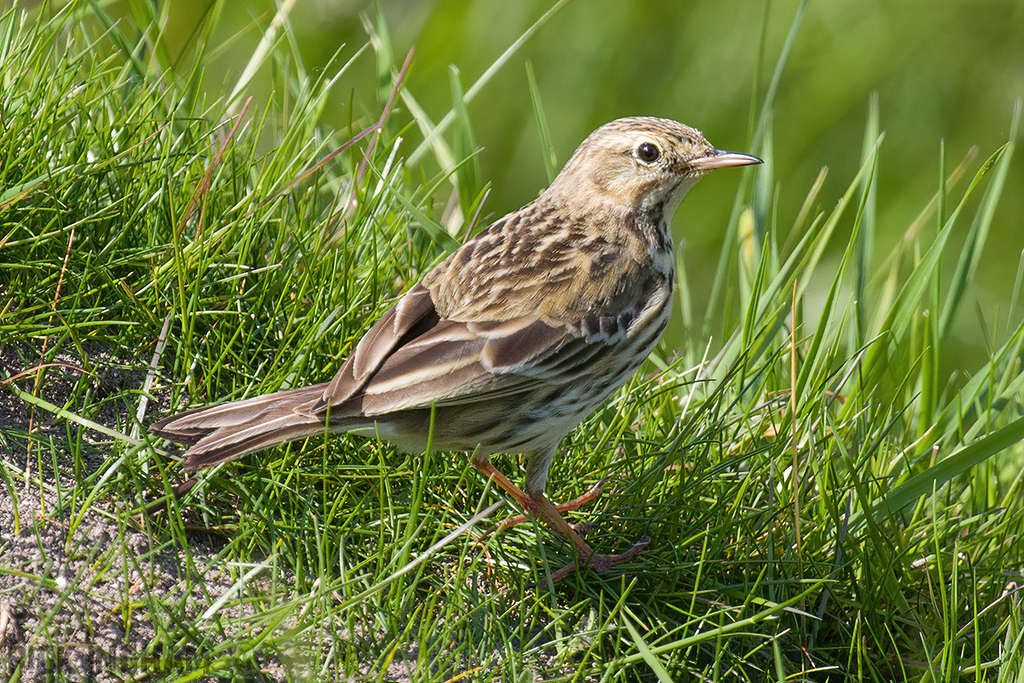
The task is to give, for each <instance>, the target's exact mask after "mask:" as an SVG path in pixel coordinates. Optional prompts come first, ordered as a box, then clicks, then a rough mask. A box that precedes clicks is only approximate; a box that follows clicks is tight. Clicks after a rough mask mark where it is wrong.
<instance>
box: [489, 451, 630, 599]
mask: <svg viewBox="0 0 1024 683" xmlns="http://www.w3.org/2000/svg"><path fill="white" fill-rule="evenodd" d="M554 454H555V451H554V449H550V450H548V451H542V452H540V453H533V454H531V455H530V457H529V459H528V460H527V464H526V491H525V492H524V491H523V490H521V489H520V488H519V487H518V486H516V485H515V484H513V483H512V482H511V481H509V480H508V477H506V476H505V475H503V474H502V473H501V472H499V471H498V469H497V468H496V467H494V465H492V464H491V462H490V460H488V459H487V457H486V456H483V457H481V456H475V457H474V458H473V467H474V468H475V469H476V470H477V471H478V472H480V473H481V474H482V475H484V476H485V477H488V478H490V479H493V480H494V481H495V482H496V483H497V484H498V486H500V487H501V488H502V489H504V490H505V491H506V492H507V493H508V494H509V495H510V496H512V497H513V498H514V499H515V500H516V502H518V503H519V504H520V505H522V507H523V509H524V510H526V511H527V512H528V513H530V514H531V515H533V516H535V517H537V518H539V519H540V520H541V521H542V522H544V523H545V524H547V525H548V526H549V527H550V528H551V529H553V530H555V531H558V532H559V533H561V534H562V535H563V536H565V537H566V538H567V539H568V540H569V541H570V542H571V543H572V544H573V547H575V548H576V556H577V558H578V559H577V560H576V561H575V562H571V563H569V564H567V565H566V566H564V567H562V568H561V569H559V570H558V571H556V572H554V573H552V575H551V578H552V580H554V581H559V580H561V579H563V578H565V577H566V576H568V575H569V574H571V573H572V572H573V571H575V570H576V568H577V567H578V566H583V567H587V566H589V567H592V568H593V569H594V571H597V572H604V571H607V570H609V569H611V568H612V567H614V566H615V565H617V564H621V563H623V562H626V561H627V560H629V559H630V558H632V557H633V556H634V555H636V554H637V553H639V552H640V551H641V550H643V549H644V548H645V547H647V544H648V543H649V540H648V538H647V536H646V534H645V535H644V537H643V538H641V539H640V541H639V542H638V543H636V544H635V545H634V546H633V547H632V548H630V549H629V550H627V551H626V552H624V553H620V554H619V555H598V554H596V553H595V552H594V551H593V549H591V547H590V546H589V545H587V542H586V541H584V540H583V537H582V536H580V535H579V533H577V532H576V530H575V529H573V528H572V527H571V526H570V525H569V523H568V522H567V521H565V517H563V516H562V510H563V509H565V510H575V509H577V508H578V507H579V506H580V505H583V504H585V503H589V502H590V501H591V500H593V499H594V498H597V497H598V496H599V495H601V485H602V484H604V483H605V482H604V480H602V481H601V482H600V483H599V484H598V485H597V486H595V487H594V488H592V489H591V490H590V491H588V492H587V493H585V494H583V495H582V496H580V497H579V498H577V499H575V500H572V501H570V502H569V503H567V504H565V505H564V506H562V505H559V506H556V505H555V504H553V503H552V502H551V501H550V500H548V497H547V496H546V495H545V494H544V489H545V486H546V484H547V473H548V468H549V467H550V465H551V461H552V459H553V458H554ZM524 519H525V517H524ZM510 521H512V522H513V523H516V521H517V520H516V518H513V519H512V520H510ZM508 526H511V524H510V525H508ZM499 528H506V527H505V525H504V524H502V525H499V526H498V527H494V528H492V529H490V530H488V531H487V532H485V533H484V534H483V536H482V537H481V539H480V540H482V539H483V538H486V537H487V536H489V535H490V534H491V533H493V532H494V531H495V530H496V529H499Z"/></svg>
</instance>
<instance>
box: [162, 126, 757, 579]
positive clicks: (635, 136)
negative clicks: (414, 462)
mask: <svg viewBox="0 0 1024 683" xmlns="http://www.w3.org/2000/svg"><path fill="white" fill-rule="evenodd" d="M759 163H761V159H759V158H757V157H755V156H752V155H749V154H743V153H739V152H727V151H723V150H719V149H717V148H715V147H714V146H712V145H711V144H710V143H709V142H708V141H707V140H706V139H705V137H704V136H703V135H702V134H701V133H700V132H699V131H698V130H696V129H694V128H691V127H689V126H686V125H684V124H681V123H678V122H676V121H673V120H670V119H664V118H654V117H630V118H622V119H618V120H615V121H612V122H610V123H607V124H605V125H603V126H601V127H600V128H598V129H596V130H595V131H594V132H593V133H591V134H590V135H589V136H588V137H587V138H586V139H585V140H584V141H583V142H582V143H581V144H580V146H579V147H578V148H577V149H576V151H575V152H574V153H573V155H572V156H571V157H570V158H569V160H568V161H567V162H566V164H565V166H564V167H563V168H562V170H561V171H560V172H559V174H558V175H557V176H556V177H555V179H554V180H553V181H552V182H551V184H550V186H549V187H548V188H547V189H546V190H544V191H543V192H542V193H540V195H539V196H538V197H537V198H536V199H534V200H533V201H531V202H529V203H528V204H526V205H525V206H523V207H522V208H520V209H518V210H516V211H513V212H511V213H509V214H507V215H505V216H504V217H502V218H500V219H498V220H496V221H495V222H494V223H492V224H491V225H490V226H488V227H487V228H485V229H483V230H481V231H480V232H479V233H478V234H476V235H475V236H473V237H472V238H470V239H468V240H467V241H466V242H464V243H463V244H462V245H461V246H460V247H459V248H458V249H456V250H455V251H453V252H452V253H451V254H450V255H449V256H448V257H447V258H445V259H444V260H443V261H442V262H441V263H439V264H438V265H437V266H436V267H434V268H433V269H432V270H430V271H429V272H428V273H427V274H426V275H425V276H424V277H423V278H422V279H421V281H420V282H418V283H417V284H415V285H414V286H412V287H411V288H409V289H408V290H407V291H406V292H405V294H404V295H402V296H401V297H400V298H399V299H398V300H397V302H396V303H395V304H394V305H393V306H391V308H389V309H388V310H387V311H386V312H385V313H384V314H383V315H382V316H381V317H380V318H379V319H378V320H377V321H376V322H375V323H374V324H373V325H372V326H371V327H370V328H369V330H368V331H367V332H366V333H365V334H364V336H363V337H362V338H361V339H360V341H359V342H358V343H357V344H356V346H355V348H354V350H353V351H352V353H351V354H350V355H349V357H348V358H347V360H346V361H345V362H344V363H343V364H342V366H341V368H340V369H339V370H338V371H337V374H336V375H335V376H334V378H333V379H331V380H330V381H329V382H324V383H321V384H315V385H312V386H306V387H301V388H297V389H288V390H285V391H280V392H277V393H271V394H266V395H262V396H256V397H252V398H247V399H243V400H238V401H233V402H229V403H224V404H220V405H213V406H208V407H200V408H196V409H192V410H188V411H186V412H183V413H179V414H175V415H170V416H168V417H164V418H162V419H160V420H158V421H157V422H155V423H154V424H153V425H152V426H151V428H150V431H151V433H153V434H155V435H156V436H158V437H162V438H166V439H168V440H170V441H174V442H177V443H180V444H183V445H186V446H187V450H186V451H185V453H184V469H185V470H186V471H194V470H198V469H201V468H208V467H211V466H214V465H217V464H220V463H224V462H228V461H231V460H235V459H237V458H240V457H242V456H245V455H247V454H249V453H253V452H255V451H259V450H263V449H266V448H270V447H272V446H277V445H281V444H284V443H286V442H290V441H294V440H296V439H302V438H305V437H309V436H314V435H322V434H324V432H325V431H327V432H347V433H350V434H356V435H363V436H367V437H371V438H377V439H381V440H384V441H386V442H390V443H392V444H394V445H395V446H397V447H398V448H400V449H402V450H405V451H407V452H423V451H425V450H426V449H427V448H428V447H429V448H432V449H434V450H436V451H466V452H469V453H470V462H471V464H472V466H473V467H474V468H475V469H476V470H477V471H479V472H480V473H481V474H482V475H483V476H484V477H488V478H490V479H492V480H493V481H494V482H495V483H496V484H497V485H498V486H500V487H501V488H502V489H503V490H504V491H505V492H506V493H507V494H508V496H510V497H511V498H512V499H513V500H514V501H516V503H517V504H518V505H519V506H520V507H521V508H522V509H523V510H524V512H525V513H529V514H531V515H533V516H534V517H536V518H539V519H540V520H541V521H543V522H544V523H546V524H547V525H548V526H549V527H550V528H551V529H552V530H554V531H557V532H559V533H561V534H562V535H564V536H565V537H566V538H567V539H568V540H569V541H570V542H571V543H572V545H573V547H574V548H575V560H573V561H572V562H570V563H569V564H567V565H565V566H564V567H562V568H561V569H560V570H558V572H556V574H557V577H556V578H559V579H560V578H562V577H563V576H566V575H568V574H569V573H570V572H572V571H575V570H577V569H578V568H580V567H590V568H591V569H592V570H594V571H597V572H604V571H607V570H608V569H610V568H611V567H613V566H616V565H619V564H621V563H623V562H625V561H627V560H629V559H630V558H631V557H633V556H634V555H636V554H637V553H638V552H639V551H641V550H642V549H643V548H644V547H645V546H646V544H647V542H648V541H647V538H646V534H645V536H644V538H643V539H642V540H641V541H640V542H638V543H636V544H635V545H634V546H633V547H632V548H630V549H629V550H627V551H625V552H623V553H619V554H617V555H600V554H598V553H596V552H594V551H593V550H592V549H591V547H590V545H588V544H587V542H586V541H585V540H584V539H583V537H582V536H581V535H580V534H579V533H578V532H577V531H576V530H575V529H574V528H573V527H572V526H571V525H570V524H569V523H568V522H567V521H566V520H565V518H564V517H563V516H562V512H564V511H566V510H570V509H576V508H575V507H573V506H574V505H575V506H577V507H578V505H579V503H580V501H581V500H583V499H584V498H586V497H581V499H577V500H576V501H572V502H570V503H567V504H563V505H561V506H556V505H555V504H553V503H552V502H551V501H550V500H549V499H548V497H547V495H546V493H545V491H546V487H547V481H548V471H549V469H550V467H551V464H552V462H553V461H554V459H555V457H556V455H557V453H558V447H559V443H560V442H561V441H562V439H563V438H564V437H565V436H566V435H568V434H569V432H570V431H572V430H573V429H574V428H575V427H576V425H577V424H579V423H580V422H581V421H582V420H583V419H584V418H585V417H587V416H588V415H589V414H590V413H591V412H593V411H594V410H595V409H596V408H597V407H598V406H600V405H601V403H603V402H604V401H605V399H606V398H608V396H609V395H611V394H612V393H613V392H614V391H615V390H616V389H617V388H618V387H620V386H622V385H623V384H624V383H625V382H626V381H627V380H628V379H629V378H630V377H631V376H632V375H633V374H634V373H635V372H636V370H637V368H638V367H639V366H640V364H641V363H642V362H643V361H644V360H645V359H646V358H647V356H648V355H649V354H650V352H651V350H652V349H653V348H654V345H655V343H656V342H657V341H658V339H659V338H660V337H661V334H662V332H663V331H664V330H665V326H666V324H667V323H668V320H669V317H670V311H671V309H672V305H671V303H672V292H673V289H674V279H675V272H674V269H675V258H674V254H673V246H672V233H671V230H670V220H671V218H672V216H673V214H674V213H675V211H676V208H677V207H678V206H679V203H680V202H681V201H682V200H683V197H684V196H685V195H686V193H687V191H688V190H689V189H690V188H691V187H693V185H694V184H695V183H696V182H697V181H698V180H699V179H700V178H701V176H703V175H704V174H705V173H707V172H708V171H711V170H713V169H718V168H726V167H733V166H745V165H749V164H759ZM497 453H519V454H523V455H524V456H525V459H526V462H525V482H524V486H523V488H519V487H518V486H516V485H515V484H513V483H512V482H511V481H510V480H509V479H508V478H507V477H506V476H505V475H504V474H502V473H501V472H500V471H498V470H497V469H496V468H495V467H494V465H492V464H491V462H490V456H491V455H493V454H497ZM598 493H599V490H598Z"/></svg>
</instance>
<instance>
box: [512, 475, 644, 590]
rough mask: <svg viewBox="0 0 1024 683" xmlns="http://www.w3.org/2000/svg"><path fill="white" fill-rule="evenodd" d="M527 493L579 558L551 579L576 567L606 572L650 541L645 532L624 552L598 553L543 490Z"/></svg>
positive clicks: (558, 577)
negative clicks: (571, 545) (573, 547)
mask: <svg viewBox="0 0 1024 683" xmlns="http://www.w3.org/2000/svg"><path fill="white" fill-rule="evenodd" d="M528 495H529V496H530V500H532V501H533V503H534V504H535V505H536V506H537V508H538V509H539V510H540V515H539V516H540V518H541V519H542V520H544V521H545V522H547V524H548V526H550V527H551V528H553V529H556V530H558V531H560V532H562V534H564V535H565V537H566V538H568V539H569V540H570V541H571V542H572V544H573V545H574V546H575V547H576V555H577V557H578V558H579V559H577V560H576V561H575V562H570V563H569V564H567V565H565V566H564V567H562V568H561V569H559V570H558V571H556V572H553V573H552V574H551V580H552V581H560V580H562V579H564V578H565V577H566V576H568V575H569V574H571V573H572V572H574V571H575V570H576V569H577V567H590V568H591V569H593V570H594V571H596V572H598V573H601V572H606V571H608V570H609V569H611V568H612V567H614V566H615V565H617V564H622V563H623V562H626V561H628V560H630V559H631V558H632V557H633V556H634V555H636V554H637V553H639V552H640V551H641V550H643V549H644V548H646V547H647V544H648V543H650V539H649V538H648V537H647V534H644V536H643V538H641V539H640V540H639V541H638V542H637V543H635V544H634V545H633V547H632V548H630V549H629V550H627V551H626V552H624V553H619V554H618V555H598V554H597V553H595V552H594V551H593V550H592V549H591V547H590V546H589V545H587V542H586V541H584V540H583V537H582V536H580V535H579V534H578V533H577V532H576V530H575V529H573V528H572V527H571V526H569V523H568V522H566V521H565V518H564V517H562V514H561V513H560V512H559V511H558V508H557V507H555V505H554V504H552V502H551V501H550V500H548V498H547V496H545V495H544V491H543V490H540V491H530V493H529V494H528Z"/></svg>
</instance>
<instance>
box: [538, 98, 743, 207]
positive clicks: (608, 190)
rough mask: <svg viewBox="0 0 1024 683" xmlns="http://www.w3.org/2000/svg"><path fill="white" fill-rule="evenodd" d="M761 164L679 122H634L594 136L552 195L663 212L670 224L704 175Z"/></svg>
mask: <svg viewBox="0 0 1024 683" xmlns="http://www.w3.org/2000/svg"><path fill="white" fill-rule="evenodd" d="M759 163H761V160H760V159H758V158H757V157H755V156H751V155H749V154H741V153H739V152H723V151H722V150H719V149H716V148H715V147H713V146H712V145H711V143H709V142H708V141H707V140H706V139H705V138H704V136H703V135H701V133H700V131H698V130H696V129H694V128H690V127H689V126H685V125H683V124H681V123H677V122H676V121H672V120H669V119H659V118H653V117H632V118H625V119H618V120H616V121H612V122H611V123H607V124H605V125H603V126H601V127H600V128H598V129H597V130H595V131H594V132H593V133H591V134H590V136H589V137H588V138H587V139H586V140H584V141H583V143H582V144H581V145H580V146H579V148H578V149H577V150H576V152H575V153H574V154H573V155H572V158H570V159H569V161H568V162H567V163H566V164H565V167H564V168H563V169H562V172H561V173H559V174H558V177H557V178H555V181H554V182H553V183H552V184H551V188H549V190H548V191H549V192H551V191H554V192H556V193H557V194H559V195H561V196H563V197H565V198H567V199H568V200H569V201H570V202H571V203H573V204H575V203H576V202H577V201H578V202H581V203H582V204H583V205H594V204H600V203H602V202H611V203H613V204H616V205H618V206H620V207H623V208H626V209H629V210H640V211H648V210H651V209H653V208H655V207H658V210H660V211H663V212H664V215H665V217H666V218H669V217H671V215H672V213H673V212H674V211H675V208H676V206H678V204H679V202H680V201H682V199H683V197H684V196H685V195H686V192H687V190H689V189H690V188H691V187H693V185H694V183H696V182H697V180H699V179H700V177H701V176H702V175H704V173H706V172H708V171H710V170H712V169H715V168H725V167H728V166H745V165H747V164H759Z"/></svg>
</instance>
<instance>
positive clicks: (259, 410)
mask: <svg viewBox="0 0 1024 683" xmlns="http://www.w3.org/2000/svg"><path fill="white" fill-rule="evenodd" d="M326 387H327V384H317V385H314V386H309V387H303V388H301V389H291V390H289V391H280V392H278V393H276V394H267V395H265V396H256V397H253V398H248V399H243V400H241V401H233V402H231V403H224V404H221V405H215V406H209V407H206V408H196V409H193V410H189V411H186V412H184V413H179V414H177V415H171V416H169V417H165V418H163V419H161V420H158V421H157V422H155V423H154V424H153V426H152V427H150V431H151V432H152V433H154V434H156V435H158V436H161V437H164V438H166V439H170V440H171V441H175V442H177V443H181V444H187V445H188V446H189V448H188V450H186V451H185V469H186V470H197V469H202V468H204V467H212V466H213V465H217V464H219V463H222V462H227V461H229V460H235V459H236V458H240V457H242V456H244V455H248V454H249V453H253V452H255V451H258V450H261V449H264V448H269V447H271V446H277V445H280V444H283V443H287V442H289V441H294V440H296V439H302V438H305V437H308V436H313V435H315V434H322V433H323V432H324V430H326V429H327V425H326V418H325V416H324V415H323V414H322V413H317V412H314V410H313V408H314V406H315V405H316V404H317V403H318V402H319V400H320V398H321V397H322V396H323V393H324V390H325V389H326Z"/></svg>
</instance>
